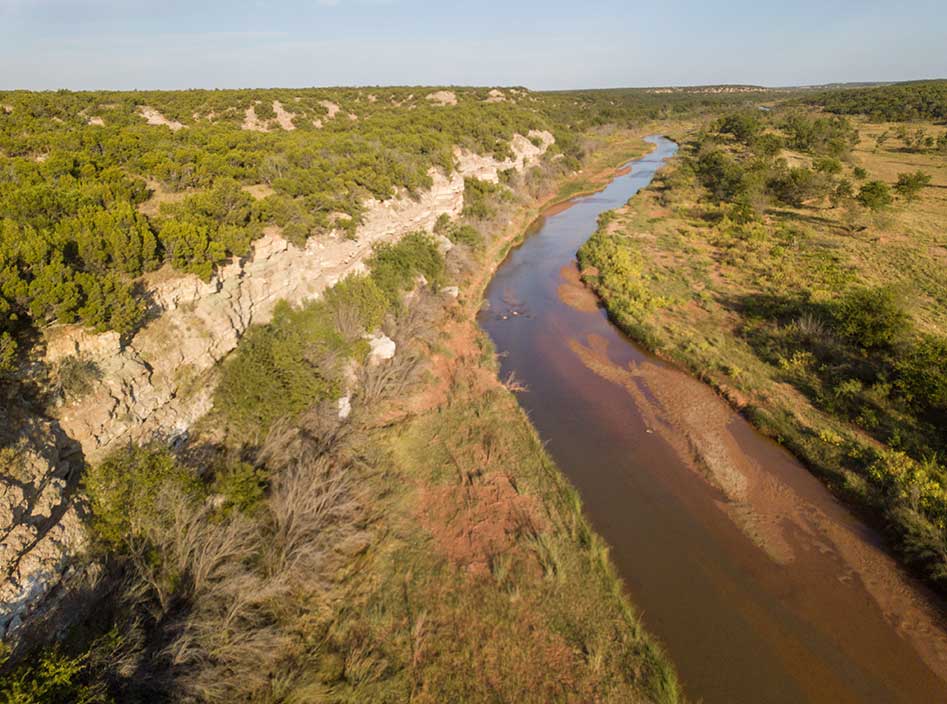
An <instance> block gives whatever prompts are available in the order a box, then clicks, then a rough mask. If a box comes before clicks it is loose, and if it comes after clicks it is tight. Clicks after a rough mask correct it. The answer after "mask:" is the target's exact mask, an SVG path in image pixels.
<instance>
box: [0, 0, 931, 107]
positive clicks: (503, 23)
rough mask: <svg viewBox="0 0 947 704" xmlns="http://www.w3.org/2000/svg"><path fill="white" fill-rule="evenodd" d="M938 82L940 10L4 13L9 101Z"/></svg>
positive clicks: (339, 7)
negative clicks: (388, 89) (271, 91)
mask: <svg viewBox="0 0 947 704" xmlns="http://www.w3.org/2000/svg"><path fill="white" fill-rule="evenodd" d="M933 77H947V1H945V0H940V1H939V2H928V1H921V2H905V3H896V2H891V1H890V0H888V1H887V2H875V1H874V0H862V1H861V2H857V1H854V0H844V1H841V0H822V1H821V2H813V1H811V0H797V1H795V2H779V3H767V2H765V1H763V0H757V1H756V2H750V1H747V0H735V1H732V2H717V3H707V2H698V1H696V0H671V1H669V2H660V0H657V1H651V2H637V1H636V0H586V1H585V2H582V0H578V1H577V0H572V1H571V2H561V1H560V0H547V1H545V2H541V1H539V0H523V1H517V0H506V1H498V0H467V2H453V1H451V0H442V1H440V2H422V1H421V0H283V1H279V0H188V1H184V0H151V1H150V2H144V1H143V0H0V89H9V88H31V89H52V88H71V89H81V88H90V89H92V88H115V89H131V88H143V89H144V88H193V87H220V88H229V87H267V86H287V87H296V86H310V85H316V86H327V85H404V84H425V85H432V84H455V85H525V86H527V87H530V88H534V89H553V88H573V87H607V86H655V85H698V84H709V83H757V84H763V85H799V84H809V83H826V82H834V81H868V80H907V79H912V78H933Z"/></svg>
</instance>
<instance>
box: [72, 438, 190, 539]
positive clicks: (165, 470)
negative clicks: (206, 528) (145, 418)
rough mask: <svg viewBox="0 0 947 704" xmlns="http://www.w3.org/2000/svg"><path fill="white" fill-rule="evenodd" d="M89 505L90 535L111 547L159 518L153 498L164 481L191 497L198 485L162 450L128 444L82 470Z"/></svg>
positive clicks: (187, 470)
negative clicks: (125, 447)
mask: <svg viewBox="0 0 947 704" xmlns="http://www.w3.org/2000/svg"><path fill="white" fill-rule="evenodd" d="M83 483H84V486H85V491H86V495H87V496H88V497H89V504H90V506H91V509H92V522H91V529H92V535H93V537H94V538H95V539H96V540H97V541H98V542H99V543H101V544H102V545H104V546H106V547H108V548H112V549H116V548H121V547H122V546H123V545H127V544H128V541H129V540H133V539H135V538H137V537H141V535H142V534H143V532H144V531H143V528H142V527H143V526H145V525H148V526H150V525H153V524H155V523H157V522H160V521H161V520H163V519H162V516H161V515H160V514H159V512H158V509H157V505H156V500H157V497H158V494H159V493H160V492H161V491H162V489H163V488H164V487H166V486H168V485H173V486H175V487H177V488H179V489H180V490H181V491H182V492H183V493H184V494H185V495H186V496H189V497H192V498H194V499H197V498H198V497H200V496H201V495H202V485H201V483H200V481H198V479H197V478H196V477H195V476H194V475H193V473H192V472H191V471H190V470H189V469H187V468H186V467H182V466H181V465H180V464H178V462H177V460H175V458H174V456H173V455H171V453H170V452H168V451H167V450H166V449H162V448H158V447H151V448H148V447H144V448H139V447H129V448H127V449H124V450H120V451H118V452H116V453H114V454H112V455H110V456H109V457H108V458H107V459H106V460H105V461H104V462H101V463H100V464H97V465H94V466H92V467H90V468H89V469H88V471H87V472H86V475H85V478H84V480H83Z"/></svg>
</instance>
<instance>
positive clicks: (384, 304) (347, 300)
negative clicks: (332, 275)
mask: <svg viewBox="0 0 947 704" xmlns="http://www.w3.org/2000/svg"><path fill="white" fill-rule="evenodd" d="M324 299H325V302H326V304H327V305H328V306H329V308H330V309H331V310H332V312H333V314H334V315H335V323H336V329H337V330H338V331H339V332H341V333H342V335H343V336H345V337H346V338H347V339H353V338H354V337H356V336H358V335H360V334H361V333H363V332H371V331H372V330H375V329H376V328H378V327H379V326H380V325H381V323H382V320H383V319H384V317H385V313H386V312H387V310H388V298H387V297H386V296H385V292H384V291H383V290H382V289H381V288H380V287H379V286H378V284H377V283H375V279H374V278H372V277H371V276H348V277H346V278H344V279H343V280H342V281H340V282H339V283H337V284H336V285H335V286H333V287H332V288H330V289H328V290H326V292H325V295H324Z"/></svg>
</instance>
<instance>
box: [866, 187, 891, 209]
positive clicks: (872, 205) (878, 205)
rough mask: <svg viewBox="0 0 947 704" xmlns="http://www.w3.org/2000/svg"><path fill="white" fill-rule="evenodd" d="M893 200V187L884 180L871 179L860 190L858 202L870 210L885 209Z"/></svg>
mask: <svg viewBox="0 0 947 704" xmlns="http://www.w3.org/2000/svg"><path fill="white" fill-rule="evenodd" d="M892 201H893V199H892V198H891V189H889V188H888V184H886V183H885V182H884V181H869V182H868V183H866V184H864V185H863V186H862V187H861V189H859V191H858V202H859V203H861V204H862V205H864V206H865V207H866V208H868V209H870V210H883V209H884V208H887V207H888V206H889V205H891V203H892Z"/></svg>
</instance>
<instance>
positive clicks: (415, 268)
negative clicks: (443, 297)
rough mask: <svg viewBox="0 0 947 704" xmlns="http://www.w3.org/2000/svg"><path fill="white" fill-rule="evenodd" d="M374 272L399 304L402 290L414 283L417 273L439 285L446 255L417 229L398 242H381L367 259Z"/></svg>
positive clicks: (409, 287)
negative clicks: (443, 255)
mask: <svg viewBox="0 0 947 704" xmlns="http://www.w3.org/2000/svg"><path fill="white" fill-rule="evenodd" d="M368 266H369V268H370V269H371V272H372V273H371V276H372V279H373V280H374V281H375V283H376V284H377V285H378V287H379V288H380V289H381V290H382V291H383V292H384V293H385V296H386V297H387V298H388V301H389V302H390V303H391V304H393V305H396V304H397V303H398V301H399V300H400V298H401V294H402V293H404V292H405V291H408V290H410V289H411V288H413V287H414V284H415V281H416V279H417V277H418V275H422V276H424V278H425V279H427V281H428V283H430V284H432V285H433V286H435V287H436V286H439V285H440V284H441V283H442V281H443V278H444V271H445V270H444V258H443V257H442V256H441V253H440V251H438V249H437V243H436V242H435V241H434V239H433V238H432V237H431V236H430V235H428V234H427V233H425V232H415V233H412V234H410V235H407V236H406V237H404V238H402V240H401V241H400V242H398V243H397V244H387V243H386V244H381V245H378V246H376V247H375V251H374V253H373V254H372V256H371V258H370V259H369V260H368Z"/></svg>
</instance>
